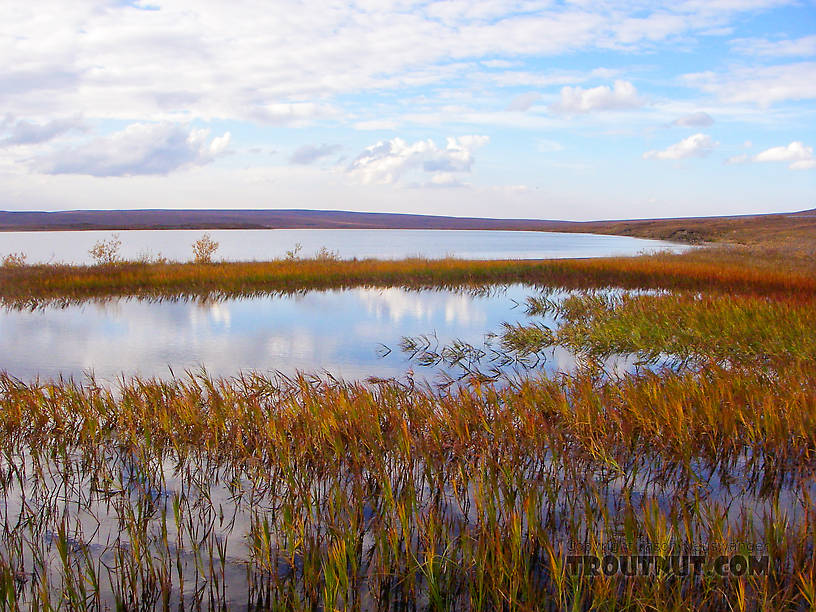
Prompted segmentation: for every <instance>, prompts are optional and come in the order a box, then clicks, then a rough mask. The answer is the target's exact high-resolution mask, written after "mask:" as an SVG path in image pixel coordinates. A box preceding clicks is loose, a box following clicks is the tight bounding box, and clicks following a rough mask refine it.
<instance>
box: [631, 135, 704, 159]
mask: <svg viewBox="0 0 816 612" xmlns="http://www.w3.org/2000/svg"><path fill="white" fill-rule="evenodd" d="M716 146H717V143H716V142H714V140H712V138H711V136H709V135H708V134H694V135H692V136H689V137H688V138H684V139H683V140H681V141H680V142H676V143H674V144H673V145H671V146H669V147H668V148H666V149H664V150H662V151H647V152H646V153H644V154H643V159H686V158H688V157H705V156H706V155H708V154H709V153H711V151H712V150H713V149H714V147H716Z"/></svg>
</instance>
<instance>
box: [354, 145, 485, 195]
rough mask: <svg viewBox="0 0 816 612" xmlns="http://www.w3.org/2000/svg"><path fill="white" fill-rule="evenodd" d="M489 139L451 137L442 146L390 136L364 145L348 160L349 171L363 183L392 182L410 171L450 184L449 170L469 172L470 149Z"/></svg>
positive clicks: (472, 158)
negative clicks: (434, 177) (351, 159)
mask: <svg viewBox="0 0 816 612" xmlns="http://www.w3.org/2000/svg"><path fill="white" fill-rule="evenodd" d="M488 141H489V138H488V137H487V136H478V135H473V136H460V137H458V138H452V137H451V138H448V139H447V143H446V145H445V147H444V148H441V147H438V146H437V145H436V144H435V143H434V141H433V140H430V139H429V140H419V141H417V142H414V143H407V142H405V141H404V140H403V139H401V138H393V139H391V140H386V141H380V142H378V143H377V144H375V145H372V146H370V147H367V148H366V149H365V150H364V151H363V152H362V153H360V155H358V156H357V158H356V159H355V160H354V161H353V162H352V163H351V165H350V166H349V168H348V172H349V174H351V175H352V176H353V177H354V178H356V179H357V180H358V181H359V182H360V183H363V184H393V183H396V182H397V181H398V180H399V179H400V178H401V177H402V176H403V175H404V174H405V173H407V172H408V171H411V170H422V171H423V172H426V173H431V174H432V175H433V174H437V173H438V176H440V177H441V178H438V179H437V181H436V184H439V183H440V182H441V183H443V184H444V183H450V182H451V181H450V175H452V173H462V172H470V169H471V167H472V166H473V162H474V157H473V151H474V150H475V149H478V148H479V147H482V146H484V145H486V144H487V143H488ZM431 182H434V179H433V177H432V178H431Z"/></svg>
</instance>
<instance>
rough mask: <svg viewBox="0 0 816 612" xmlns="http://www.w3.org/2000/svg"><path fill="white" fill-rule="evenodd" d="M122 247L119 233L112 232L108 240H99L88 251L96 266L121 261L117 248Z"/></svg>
mask: <svg viewBox="0 0 816 612" xmlns="http://www.w3.org/2000/svg"><path fill="white" fill-rule="evenodd" d="M121 248H122V241H121V240H119V234H112V235H111V237H110V238H109V239H108V240H99V241H97V243H96V244H95V245H93V248H91V250H90V251H88V253H90V255H91V257H92V258H93V260H94V263H95V264H96V265H98V266H103V265H111V264H115V263H118V262H120V261H121V257H120V255H119V250H120V249H121Z"/></svg>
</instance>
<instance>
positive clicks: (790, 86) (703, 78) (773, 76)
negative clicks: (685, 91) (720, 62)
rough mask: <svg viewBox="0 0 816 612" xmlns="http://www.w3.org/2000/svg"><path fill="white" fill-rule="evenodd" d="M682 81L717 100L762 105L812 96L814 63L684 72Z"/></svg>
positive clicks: (815, 87)
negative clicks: (718, 71) (713, 96)
mask: <svg viewBox="0 0 816 612" xmlns="http://www.w3.org/2000/svg"><path fill="white" fill-rule="evenodd" d="M684 80H685V81H686V82H687V83H688V84H690V85H692V86H694V87H699V88H700V89H702V90H703V91H705V92H708V93H712V94H714V95H716V96H717V97H718V98H720V99H721V100H725V101H728V102H747V103H752V104H759V105H760V106H763V107H767V106H770V105H771V104H774V103H777V102H785V101H789V100H809V99H813V98H816V62H798V63H793V64H779V65H775V66H762V67H751V68H739V69H737V70H734V71H733V72H731V73H729V74H717V73H715V72H700V73H695V74H687V75H685V76H684Z"/></svg>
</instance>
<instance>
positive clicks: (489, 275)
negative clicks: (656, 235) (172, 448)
mask: <svg viewBox="0 0 816 612" xmlns="http://www.w3.org/2000/svg"><path fill="white" fill-rule="evenodd" d="M746 257H747V256H746V255H744V254H742V253H741V252H739V251H735V250H722V251H719V250H717V251H709V250H706V251H705V252H702V253H690V254H685V255H666V254H661V255H653V256H642V257H621V258H608V259H559V260H542V261H525V260H504V261H466V260H457V259H445V260H424V259H407V260H401V261H381V260H361V261H334V260H299V261H286V260H279V261H271V262H247V263H218V264H192V263H187V264H180V263H160V264H139V263H123V264H117V265H103V266H46V265H37V266H24V267H6V268H0V298H1V299H2V300H3V301H4V302H6V303H7V304H8V303H13V302H16V301H23V302H25V301H28V300H50V299H68V300H75V299H85V298H91V297H113V296H124V295H137V296H153V297H163V296H177V295H205V294H209V293H215V294H220V295H251V294H254V293H263V292H280V291H290V292H294V291H303V290H308V289H331V288H339V287H351V286H360V285H368V286H404V287H415V288H422V287H439V286H481V285H486V284H504V283H528V284H533V285H541V286H558V287H565V288H585V287H607V286H619V287H626V288H665V289H681V290H694V291H718V292H726V293H739V294H751V295H771V296H776V297H784V298H785V299H811V298H813V297H814V296H816V275H814V274H812V273H811V271H810V270H809V269H807V268H802V267H794V266H773V265H762V264H754V265H747V264H746V261H747V259H746Z"/></svg>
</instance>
